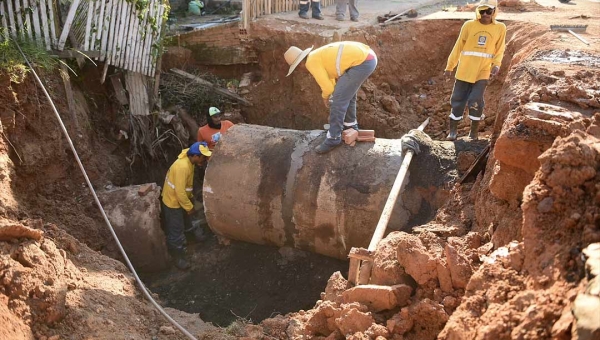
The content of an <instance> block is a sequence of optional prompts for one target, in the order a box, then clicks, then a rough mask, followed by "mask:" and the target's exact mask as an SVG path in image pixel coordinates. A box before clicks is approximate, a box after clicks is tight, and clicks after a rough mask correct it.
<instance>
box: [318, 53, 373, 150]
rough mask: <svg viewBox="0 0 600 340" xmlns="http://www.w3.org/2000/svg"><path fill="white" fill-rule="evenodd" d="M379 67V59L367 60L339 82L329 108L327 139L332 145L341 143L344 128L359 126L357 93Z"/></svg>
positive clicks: (347, 73) (349, 71)
mask: <svg viewBox="0 0 600 340" xmlns="http://www.w3.org/2000/svg"><path fill="white" fill-rule="evenodd" d="M376 67H377V58H375V59H372V60H365V61H364V62H363V63H362V64H360V65H357V66H354V67H351V68H349V69H347V70H346V72H345V73H344V74H342V76H341V77H340V78H339V79H338V80H337V83H336V84H335V89H334V90H333V95H332V96H331V105H330V107H329V131H327V139H329V140H330V141H329V142H330V143H332V142H333V144H338V143H340V142H341V136H342V130H343V128H344V126H353V125H356V124H358V122H357V120H356V93H357V92H358V89H360V86H361V85H362V84H363V83H364V82H365V80H367V78H369V76H370V75H371V73H373V71H375V68H376Z"/></svg>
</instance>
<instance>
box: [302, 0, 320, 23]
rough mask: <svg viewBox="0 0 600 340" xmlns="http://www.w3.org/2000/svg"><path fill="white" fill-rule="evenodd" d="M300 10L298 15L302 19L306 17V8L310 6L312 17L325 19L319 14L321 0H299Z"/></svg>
mask: <svg viewBox="0 0 600 340" xmlns="http://www.w3.org/2000/svg"><path fill="white" fill-rule="evenodd" d="M298 7H299V9H300V11H299V12H298V16H299V17H300V18H302V19H308V18H309V17H308V9H309V7H310V8H312V18H313V19H317V20H325V17H324V16H323V15H322V14H321V0H300V6H298Z"/></svg>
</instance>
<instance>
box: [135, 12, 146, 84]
mask: <svg viewBox="0 0 600 340" xmlns="http://www.w3.org/2000/svg"><path fill="white" fill-rule="evenodd" d="M147 20H148V11H146V12H145V13H144V16H143V17H142V20H141V21H138V27H137V34H136V42H135V63H134V66H133V69H134V71H135V72H141V69H142V64H143V60H142V58H143V53H144V47H143V46H144V29H145V28H146V22H147Z"/></svg>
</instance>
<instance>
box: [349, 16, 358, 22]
mask: <svg viewBox="0 0 600 340" xmlns="http://www.w3.org/2000/svg"><path fill="white" fill-rule="evenodd" d="M350 20H352V21H354V22H358V18H357V17H352V18H350Z"/></svg>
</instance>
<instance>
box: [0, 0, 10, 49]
mask: <svg viewBox="0 0 600 340" xmlns="http://www.w3.org/2000/svg"><path fill="white" fill-rule="evenodd" d="M0 16H2V18H1V20H2V28H3V30H2V36H4V40H8V32H9V30H8V22H7V21H6V12H5V11H4V2H0Z"/></svg>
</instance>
